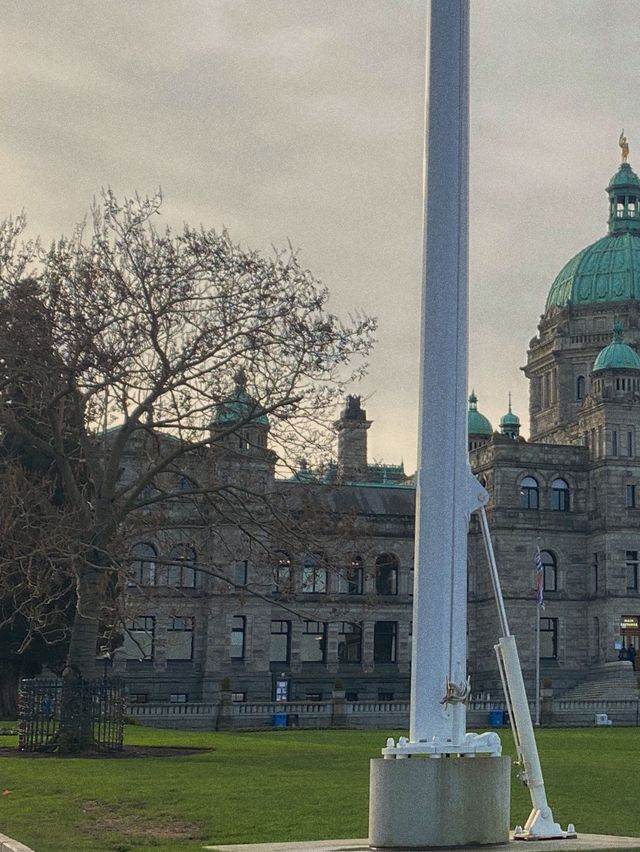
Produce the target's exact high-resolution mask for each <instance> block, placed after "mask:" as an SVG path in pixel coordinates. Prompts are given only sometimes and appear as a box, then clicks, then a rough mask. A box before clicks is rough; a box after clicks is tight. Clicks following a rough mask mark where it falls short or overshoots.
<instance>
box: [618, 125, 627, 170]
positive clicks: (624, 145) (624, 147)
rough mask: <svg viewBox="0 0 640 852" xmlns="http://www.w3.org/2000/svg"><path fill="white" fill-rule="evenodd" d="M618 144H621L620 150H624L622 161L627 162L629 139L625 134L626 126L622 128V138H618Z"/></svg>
mask: <svg viewBox="0 0 640 852" xmlns="http://www.w3.org/2000/svg"><path fill="white" fill-rule="evenodd" d="M618 145H619V146H620V150H621V151H622V162H623V163H626V162H627V160H628V158H629V141H628V139H627V137H626V136H625V135H624V127H623V128H622V133H621V134H620V139H618Z"/></svg>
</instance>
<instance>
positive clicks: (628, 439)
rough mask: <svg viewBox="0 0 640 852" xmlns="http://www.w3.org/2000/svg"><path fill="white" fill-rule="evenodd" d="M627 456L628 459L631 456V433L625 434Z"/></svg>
mask: <svg viewBox="0 0 640 852" xmlns="http://www.w3.org/2000/svg"><path fill="white" fill-rule="evenodd" d="M627 455H628V456H629V458H631V456H632V455H633V432H627Z"/></svg>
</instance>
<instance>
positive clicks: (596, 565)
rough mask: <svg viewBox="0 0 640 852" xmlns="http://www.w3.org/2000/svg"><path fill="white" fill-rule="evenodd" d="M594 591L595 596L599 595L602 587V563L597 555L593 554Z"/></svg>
mask: <svg viewBox="0 0 640 852" xmlns="http://www.w3.org/2000/svg"><path fill="white" fill-rule="evenodd" d="M592 565H593V591H594V594H596V595H597V594H598V588H599V585H600V561H599V557H598V554H597V553H594V554H593V563H592Z"/></svg>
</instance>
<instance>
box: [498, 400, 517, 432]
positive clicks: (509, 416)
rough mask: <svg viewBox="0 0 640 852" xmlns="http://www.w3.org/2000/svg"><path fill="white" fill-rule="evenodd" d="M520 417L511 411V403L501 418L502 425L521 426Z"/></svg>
mask: <svg viewBox="0 0 640 852" xmlns="http://www.w3.org/2000/svg"><path fill="white" fill-rule="evenodd" d="M519 425H520V418H519V417H518V415H517V414H514V413H513V411H511V405H509V411H508V412H507V413H506V414H503V415H502V417H501V418H500V426H501V427H502V426H519Z"/></svg>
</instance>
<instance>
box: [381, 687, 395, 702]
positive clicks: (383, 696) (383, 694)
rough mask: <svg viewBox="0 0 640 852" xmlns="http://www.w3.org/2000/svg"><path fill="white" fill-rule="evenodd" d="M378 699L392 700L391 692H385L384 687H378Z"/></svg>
mask: <svg viewBox="0 0 640 852" xmlns="http://www.w3.org/2000/svg"><path fill="white" fill-rule="evenodd" d="M378 701H393V692H387V691H386V690H385V689H379V690H378Z"/></svg>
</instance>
